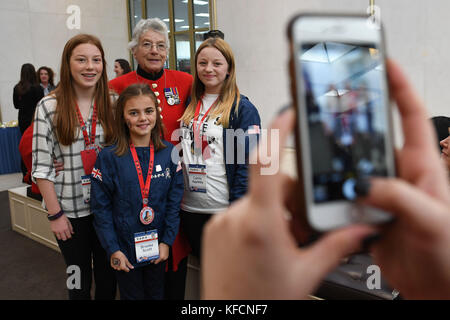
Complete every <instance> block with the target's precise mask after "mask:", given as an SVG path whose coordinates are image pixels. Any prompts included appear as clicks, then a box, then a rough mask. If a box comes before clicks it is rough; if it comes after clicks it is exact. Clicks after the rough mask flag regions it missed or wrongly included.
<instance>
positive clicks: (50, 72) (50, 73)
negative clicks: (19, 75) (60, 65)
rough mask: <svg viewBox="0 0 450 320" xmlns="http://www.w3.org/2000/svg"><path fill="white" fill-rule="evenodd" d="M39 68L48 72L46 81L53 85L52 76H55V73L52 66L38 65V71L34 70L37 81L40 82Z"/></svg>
mask: <svg viewBox="0 0 450 320" xmlns="http://www.w3.org/2000/svg"><path fill="white" fill-rule="evenodd" d="M41 70H45V71H47V73H48V83H50V84H51V85H52V86H55V84H54V83H53V78H54V77H55V74H54V72H53V70H52V68H49V67H46V66H43V67H40V68H39V69H38V71H37V72H36V76H37V78H38V81H39V82H41V76H40V73H41Z"/></svg>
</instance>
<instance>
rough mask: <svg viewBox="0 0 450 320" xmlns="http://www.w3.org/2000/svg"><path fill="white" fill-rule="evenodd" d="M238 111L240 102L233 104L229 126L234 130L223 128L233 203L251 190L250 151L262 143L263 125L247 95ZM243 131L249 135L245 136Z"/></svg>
mask: <svg viewBox="0 0 450 320" xmlns="http://www.w3.org/2000/svg"><path fill="white" fill-rule="evenodd" d="M235 111H236V104H233V107H232V109H231V112H230V120H229V125H228V129H230V130H228V129H225V128H224V129H223V145H224V158H225V171H226V173H227V180H228V189H229V202H230V203H231V202H233V201H234V200H237V199H239V198H241V197H242V196H243V195H244V194H245V193H246V192H247V188H248V163H249V161H248V160H249V154H250V152H251V151H252V149H253V148H254V147H255V146H256V144H257V142H258V138H259V130H260V127H261V119H260V117H259V113H258V110H257V109H256V108H255V106H254V105H253V104H252V103H251V102H250V100H249V99H248V98H247V97H246V96H244V95H241V96H240V101H239V107H238V112H237V114H236V112H235ZM239 129H241V130H239ZM242 132H245V134H244V135H241V134H240V133H242ZM230 160H231V161H230Z"/></svg>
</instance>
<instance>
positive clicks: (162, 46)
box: [141, 41, 167, 52]
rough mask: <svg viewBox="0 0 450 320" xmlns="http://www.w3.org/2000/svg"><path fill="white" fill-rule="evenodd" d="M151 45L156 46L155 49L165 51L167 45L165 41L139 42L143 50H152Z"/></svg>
mask: <svg viewBox="0 0 450 320" xmlns="http://www.w3.org/2000/svg"><path fill="white" fill-rule="evenodd" d="M153 46H155V47H156V50H158V51H160V52H161V51H166V49H167V46H166V44H165V43H153V42H147V41H145V42H143V43H141V47H142V48H144V49H145V50H149V51H150V50H152V48H153Z"/></svg>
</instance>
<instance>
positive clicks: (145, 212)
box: [130, 142, 155, 225]
mask: <svg viewBox="0 0 450 320" xmlns="http://www.w3.org/2000/svg"><path fill="white" fill-rule="evenodd" d="M130 151H131V155H132V156H133V162H134V166H135V168H136V172H137V175H138V179H139V186H140V188H141V196H142V210H141V211H140V212H139V220H140V221H141V223H142V224H144V225H148V224H150V223H152V221H153V219H154V218H155V211H154V210H153V209H152V208H151V207H149V206H148V196H149V194H150V183H151V180H152V173H153V161H154V157H155V150H154V147H153V143H152V142H150V159H149V163H148V172H147V179H146V180H145V184H144V177H143V175H142V168H141V164H140V163H139V158H138V156H137V153H136V148H135V147H134V145H133V143H130Z"/></svg>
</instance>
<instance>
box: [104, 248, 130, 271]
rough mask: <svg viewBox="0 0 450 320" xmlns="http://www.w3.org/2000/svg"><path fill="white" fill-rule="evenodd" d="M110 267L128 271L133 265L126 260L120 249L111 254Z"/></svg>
mask: <svg viewBox="0 0 450 320" xmlns="http://www.w3.org/2000/svg"><path fill="white" fill-rule="evenodd" d="M110 262H111V268H113V269H114V270H117V271H125V272H130V269H134V267H133V265H132V264H131V263H130V262H129V261H128V259H127V257H126V256H125V255H124V254H123V252H122V251H116V252H114V253H113V254H112V255H111V259H110Z"/></svg>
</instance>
